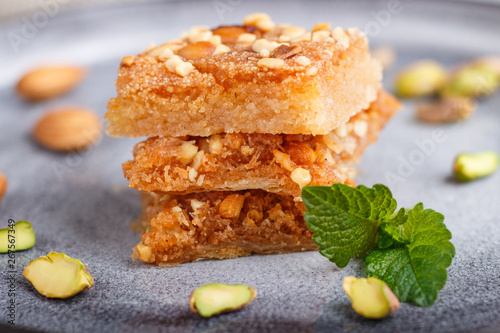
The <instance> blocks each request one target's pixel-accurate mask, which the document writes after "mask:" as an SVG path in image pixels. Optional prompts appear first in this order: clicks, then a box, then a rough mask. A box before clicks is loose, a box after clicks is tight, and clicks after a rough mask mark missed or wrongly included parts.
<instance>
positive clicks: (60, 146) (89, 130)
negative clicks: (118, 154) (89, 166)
mask: <svg viewBox="0 0 500 333" xmlns="http://www.w3.org/2000/svg"><path fill="white" fill-rule="evenodd" d="M101 134H102V133H101V122H100V120H99V118H98V116H97V115H96V114H95V113H94V112H92V111H90V110H87V109H84V108H80V107H66V108H61V109H57V110H54V111H50V112H48V113H46V114H45V115H44V116H43V117H42V118H41V119H40V120H39V121H38V123H37V124H36V126H35V128H34V129H33V137H34V138H35V139H36V140H37V141H38V143H40V144H41V145H43V146H45V147H47V148H50V149H54V150H59V151H72V150H79V149H85V148H88V147H89V146H91V145H93V144H95V143H96V142H97V141H99V139H100V138H101Z"/></svg>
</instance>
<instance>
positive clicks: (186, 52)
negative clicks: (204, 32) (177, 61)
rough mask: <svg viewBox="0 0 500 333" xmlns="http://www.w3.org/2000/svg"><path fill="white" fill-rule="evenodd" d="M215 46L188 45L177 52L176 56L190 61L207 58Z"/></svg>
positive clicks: (208, 44) (207, 43)
mask: <svg viewBox="0 0 500 333" xmlns="http://www.w3.org/2000/svg"><path fill="white" fill-rule="evenodd" d="M214 51H215V46H214V45H213V44H212V43H209V42H198V43H195V44H189V45H187V46H185V47H183V48H182V49H180V50H179V51H178V52H177V55H179V56H181V57H184V58H186V59H190V60H200V59H203V58H208V57H210V56H211V55H212V53H214Z"/></svg>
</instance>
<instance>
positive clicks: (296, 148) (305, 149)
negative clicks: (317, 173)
mask: <svg viewBox="0 0 500 333" xmlns="http://www.w3.org/2000/svg"><path fill="white" fill-rule="evenodd" d="M284 148H285V151H286V152H287V153H288V155H290V159H291V160H292V161H293V162H294V163H295V164H299V165H311V164H313V163H314V161H316V154H315V153H314V150H313V149H312V148H311V147H309V146H308V145H307V144H305V143H303V142H293V141H290V142H287V143H286V144H285V146H284Z"/></svg>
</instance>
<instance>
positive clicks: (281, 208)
mask: <svg viewBox="0 0 500 333" xmlns="http://www.w3.org/2000/svg"><path fill="white" fill-rule="evenodd" d="M230 196H241V197H242V198H243V200H244V202H243V205H242V206H241V209H240V210H239V212H238V215H237V216H236V215H235V214H236V213H235V212H233V215H231V214H230V215H224V214H223V212H221V210H222V209H221V207H222V206H223V205H224V203H225V202H227V200H226V199H227V198H228V197H230ZM304 211H305V207H304V205H303V203H301V202H295V201H294V200H293V198H292V197H291V196H280V195H277V194H274V193H267V192H264V191H261V190H248V191H237V192H205V193H196V194H189V195H185V196H170V195H160V194H154V193H146V194H145V214H144V216H143V219H144V222H145V224H147V226H148V228H147V229H146V230H145V232H144V234H143V235H142V241H141V242H140V243H139V244H138V245H137V246H136V248H135V249H134V253H133V256H132V257H133V258H134V259H140V260H142V261H145V262H150V263H156V264H168V265H172V264H178V263H181V262H186V261H192V260H196V259H200V258H217V259H225V258H235V257H239V256H245V255H250V254H251V253H260V254H272V253H286V252H293V251H305V250H313V249H316V248H317V246H316V244H314V242H313V241H312V239H311V237H312V233H311V231H310V230H309V229H308V228H307V226H306V224H305V222H304V218H303V216H304Z"/></svg>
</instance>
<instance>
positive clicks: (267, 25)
mask: <svg viewBox="0 0 500 333" xmlns="http://www.w3.org/2000/svg"><path fill="white" fill-rule="evenodd" d="M255 26H256V27H257V28H258V29H259V30H262V31H266V32H267V31H271V30H273V29H274V27H275V24H274V23H273V22H272V21H259V22H257V23H256V24H255Z"/></svg>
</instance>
